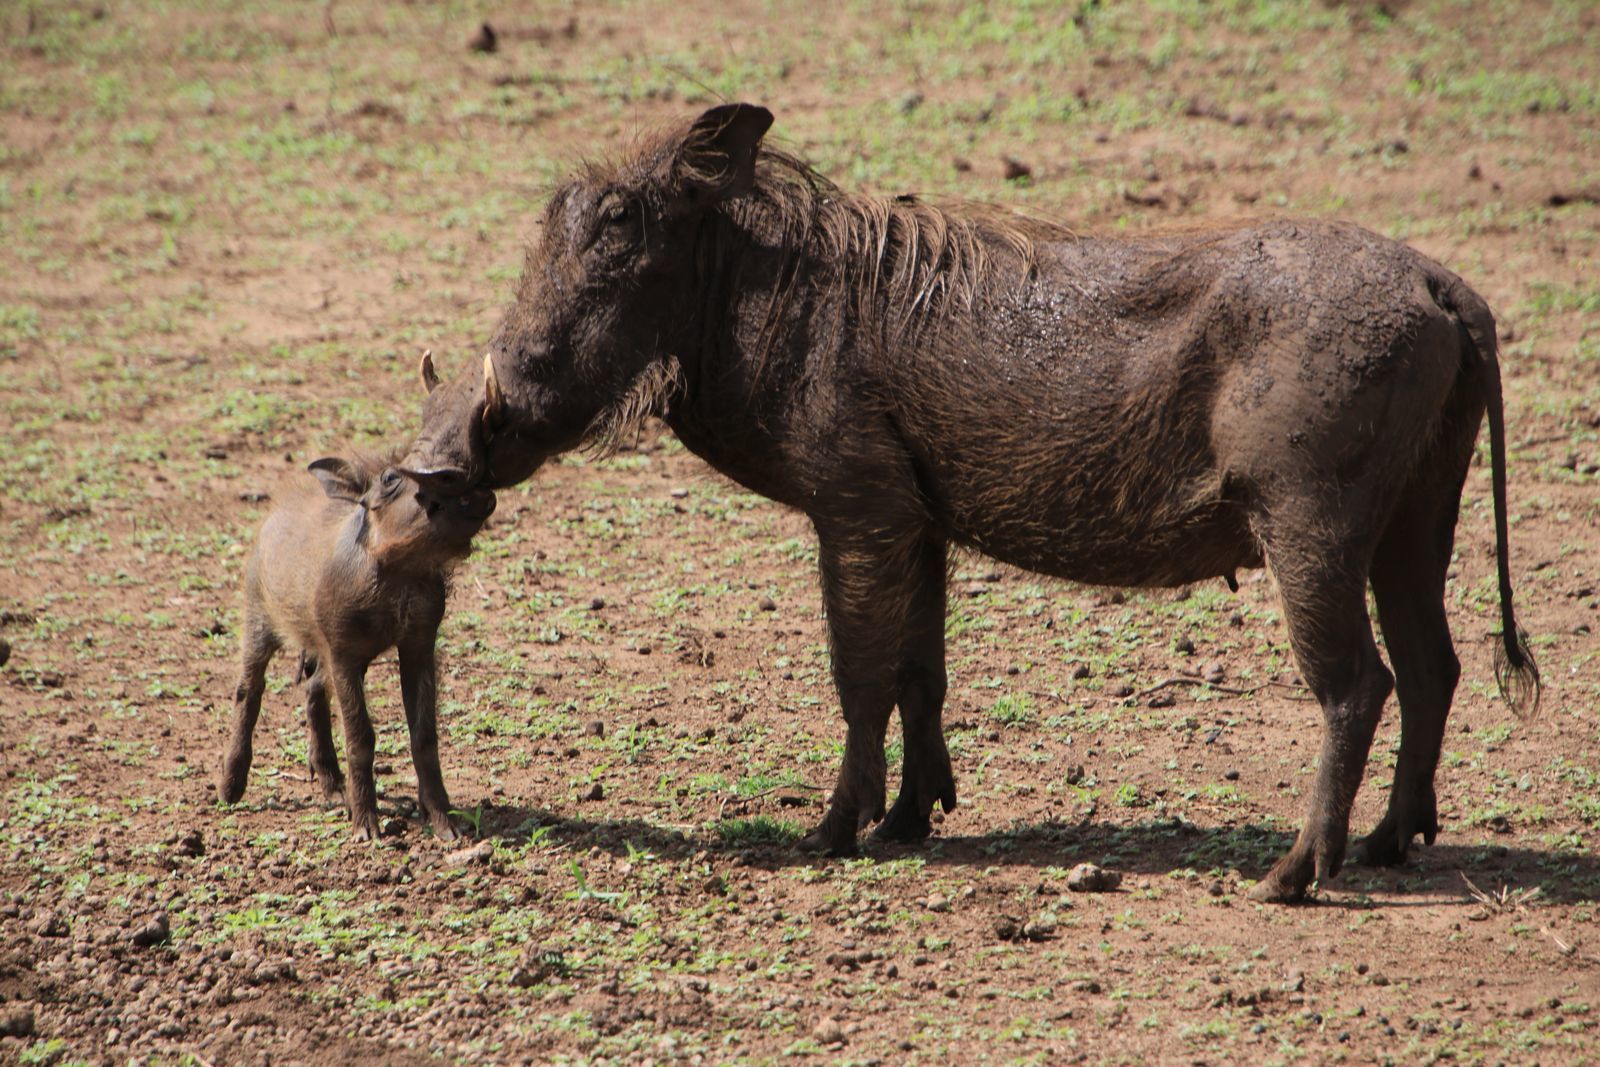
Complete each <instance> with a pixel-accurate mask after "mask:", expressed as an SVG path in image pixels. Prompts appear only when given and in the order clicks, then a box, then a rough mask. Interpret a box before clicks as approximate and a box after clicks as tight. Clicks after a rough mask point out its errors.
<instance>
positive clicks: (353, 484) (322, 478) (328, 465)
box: [306, 456, 367, 504]
mask: <svg viewBox="0 0 1600 1067" xmlns="http://www.w3.org/2000/svg"><path fill="white" fill-rule="evenodd" d="M306 470H308V471H310V472H311V473H312V474H314V475H316V476H317V481H319V482H321V483H322V491H323V492H324V493H327V494H328V496H329V497H331V498H332V499H334V500H348V501H350V503H352V504H358V503H360V502H361V497H362V494H364V493H365V492H366V491H367V487H366V485H365V483H364V482H363V481H362V479H361V475H360V473H359V472H358V471H357V470H356V467H355V464H353V463H351V462H350V461H349V460H346V459H340V458H339V457H338V456H324V457H322V458H321V459H318V460H313V461H312V462H311V465H310V466H309V467H307V468H306Z"/></svg>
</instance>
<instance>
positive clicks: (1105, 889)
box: [1067, 863, 1122, 893]
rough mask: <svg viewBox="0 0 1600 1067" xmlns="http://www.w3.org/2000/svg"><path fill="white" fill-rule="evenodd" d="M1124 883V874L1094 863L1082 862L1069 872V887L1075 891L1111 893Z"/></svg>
mask: <svg viewBox="0 0 1600 1067" xmlns="http://www.w3.org/2000/svg"><path fill="white" fill-rule="evenodd" d="M1121 884H1122V875H1120V874H1118V873H1117V872H1116V871H1108V870H1106V869H1105V868H1104V867H1099V866H1096V865H1095V864H1093V863H1080V864H1078V865H1077V866H1076V867H1074V868H1072V870H1071V871H1069V872H1067V888H1068V889H1070V890H1072V891H1073V892H1074V893H1109V892H1111V891H1112V890H1113V889H1116V888H1117V887H1118V886H1119V885H1121Z"/></svg>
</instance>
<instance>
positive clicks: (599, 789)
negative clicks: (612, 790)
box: [578, 782, 606, 800]
mask: <svg viewBox="0 0 1600 1067" xmlns="http://www.w3.org/2000/svg"><path fill="white" fill-rule="evenodd" d="M605 798H606V787H605V786H603V785H601V784H600V783H599V782H596V783H594V785H591V786H590V787H589V791H588V792H587V793H584V794H583V795H582V796H581V797H579V798H578V799H579V800H604V799H605Z"/></svg>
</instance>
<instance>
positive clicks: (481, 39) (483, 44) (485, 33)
mask: <svg viewBox="0 0 1600 1067" xmlns="http://www.w3.org/2000/svg"><path fill="white" fill-rule="evenodd" d="M499 47H500V35H499V34H497V33H495V32H494V27H493V26H491V25H489V24H488V23H487V22H485V23H483V24H482V25H481V26H479V27H478V28H477V29H476V30H474V31H473V32H472V36H471V37H468V38H467V48H468V50H469V51H473V52H479V53H482V54H483V55H488V54H489V53H490V52H493V51H495V50H497V49H498V48H499Z"/></svg>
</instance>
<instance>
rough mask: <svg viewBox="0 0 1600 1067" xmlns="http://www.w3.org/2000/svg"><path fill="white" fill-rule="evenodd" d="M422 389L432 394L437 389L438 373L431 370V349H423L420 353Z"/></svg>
mask: <svg viewBox="0 0 1600 1067" xmlns="http://www.w3.org/2000/svg"><path fill="white" fill-rule="evenodd" d="M422 388H423V389H424V390H426V391H427V392H430V393H431V392H433V391H434V390H435V389H437V388H439V372H438V371H436V370H434V369H433V349H431V348H429V349H424V350H423V353H422Z"/></svg>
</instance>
